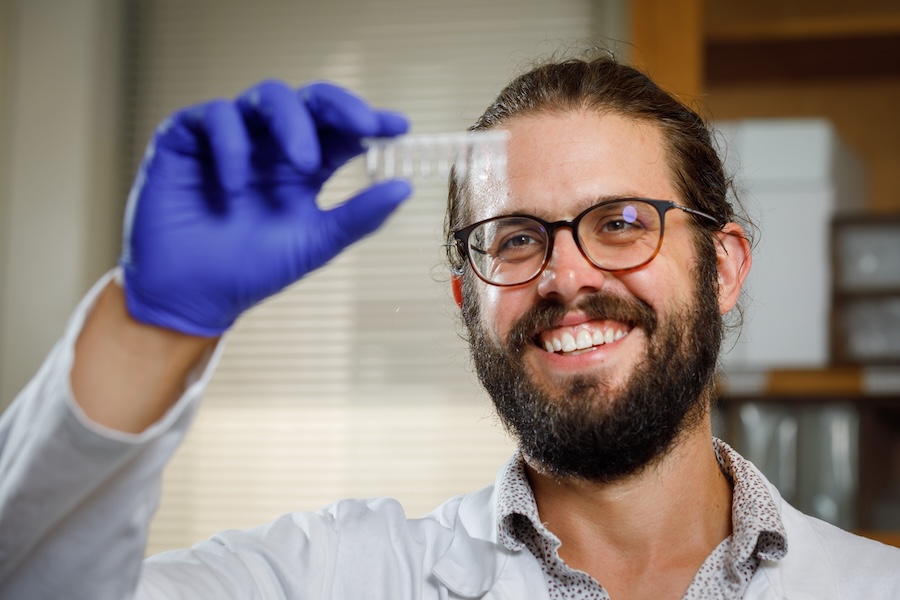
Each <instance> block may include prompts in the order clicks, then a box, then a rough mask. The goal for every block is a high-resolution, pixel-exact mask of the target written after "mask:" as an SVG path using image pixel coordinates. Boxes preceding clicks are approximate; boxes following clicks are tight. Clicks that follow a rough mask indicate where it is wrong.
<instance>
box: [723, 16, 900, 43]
mask: <svg viewBox="0 0 900 600" xmlns="http://www.w3.org/2000/svg"><path fill="white" fill-rule="evenodd" d="M897 35H900V12H898V13H897V14H895V15H894V14H892V15H877V16H874V15H873V16H869V15H865V16H856V17H818V18H803V19H797V18H795V19H772V20H766V21H755V22H754V21H744V22H740V23H733V22H728V23H713V24H710V27H709V29H708V30H707V32H706V39H707V41H708V42H711V43H714V44H727V43H730V44H734V43H758V42H760V41H770V42H774V41H801V40H816V39H817V40H823V39H825V40H827V39H841V38H863V37H884V36H897Z"/></svg>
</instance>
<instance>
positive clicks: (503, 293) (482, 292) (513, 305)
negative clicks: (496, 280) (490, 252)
mask: <svg viewBox="0 0 900 600" xmlns="http://www.w3.org/2000/svg"><path fill="white" fill-rule="evenodd" d="M533 296H534V292H533V291H532V290H530V289H529V288H528V287H526V288H501V287H497V286H493V285H486V284H482V285H480V286H479V291H478V299H479V302H480V306H481V310H480V313H481V326H482V328H483V329H484V331H486V332H487V333H488V335H489V336H490V338H491V339H493V340H494V341H495V342H502V341H503V340H505V339H506V336H507V334H508V333H509V331H510V330H511V329H512V326H513V323H515V322H516V320H517V319H518V318H519V317H521V316H522V315H523V314H524V313H525V312H526V311H527V310H528V309H529V308H530V307H531V304H533V302H534V301H533V300H529V299H530V298H533Z"/></svg>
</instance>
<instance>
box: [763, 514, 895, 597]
mask: <svg viewBox="0 0 900 600" xmlns="http://www.w3.org/2000/svg"><path fill="white" fill-rule="evenodd" d="M782 506H783V512H782V517H783V519H784V524H785V529H786V531H787V538H788V553H787V556H786V557H785V559H784V560H783V564H782V565H781V567H782V570H783V572H782V576H783V578H784V581H785V583H786V585H787V586H788V587H794V588H795V589H805V590H809V589H810V586H813V587H819V586H821V587H822V588H823V590H822V591H823V593H824V591H825V590H826V589H827V590H828V593H827V594H824V595H822V596H821V597H823V598H863V597H864V598H872V599H880V598H884V599H887V598H900V549H898V548H894V547H892V546H887V545H885V544H882V543H880V542H876V541H874V540H870V539H868V538H864V537H861V536H858V535H855V534H853V533H850V532H848V531H845V530H843V529H840V528H838V527H835V526H834V525H831V524H829V523H826V522H824V521H821V520H819V519H816V518H815V517H811V516H809V515H806V514H804V513H802V512H800V511H799V510H797V509H795V508H794V507H792V506H791V505H789V504H787V503H786V502H783V503H782ZM792 584H793V585H792Z"/></svg>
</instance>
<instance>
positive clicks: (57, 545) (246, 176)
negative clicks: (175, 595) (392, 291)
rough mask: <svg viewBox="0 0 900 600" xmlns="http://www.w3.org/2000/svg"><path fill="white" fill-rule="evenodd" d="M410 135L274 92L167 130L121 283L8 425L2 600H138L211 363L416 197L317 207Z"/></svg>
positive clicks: (145, 168)
mask: <svg viewBox="0 0 900 600" xmlns="http://www.w3.org/2000/svg"><path fill="white" fill-rule="evenodd" d="M405 128H406V121H405V119H403V118H402V117H401V116H399V115H396V114H394V113H389V112H386V111H379V110H374V109H372V108H370V107H369V106H368V105H367V104H365V103H364V102H363V101H362V100H360V99H359V98H357V97H355V96H352V95H351V94H349V93H348V92H346V91H344V90H341V89H340V88H337V87H335V86H331V85H329V84H312V85H310V86H307V87H305V88H301V89H300V90H290V89H289V88H287V87H285V86H284V85H282V84H278V83H274V82H268V83H265V84H262V85H260V86H257V87H256V88H253V89H251V90H249V91H248V92H247V93H246V94H244V95H242V96H240V97H239V98H237V99H236V100H234V101H224V100H218V101H214V102H210V103H207V104H203V105H200V106H196V107H191V108H188V109H185V110H183V111H180V112H179V113H177V114H175V115H174V116H173V117H172V118H170V119H169V120H167V121H166V122H164V123H163V124H162V125H161V126H160V128H159V129H158V130H157V133H156V135H155V136H154V139H153V140H152V141H151V143H150V145H149V146H148V150H147V153H146V155H145V158H144V161H143V163H142V165H141V168H140V171H139V173H138V175H137V177H136V179H135V183H134V186H133V188H132V192H131V194H130V196H129V200H128V206H127V208H126V222H125V232H124V233H125V235H124V240H125V241H124V247H123V251H122V258H121V260H120V266H121V269H122V274H123V283H122V285H119V284H117V283H113V282H109V283H105V284H101V285H100V286H99V287H98V288H97V289H95V290H94V291H93V292H92V293H91V294H90V295H89V298H88V299H87V300H86V301H85V302H84V303H83V305H82V306H81V307H80V308H79V309H78V311H77V312H76V314H75V316H74V317H73V320H72V322H71V323H70V326H69V328H68V330H67V332H66V335H65V337H64V339H63V341H62V342H61V343H60V344H59V345H58V346H57V347H56V348H55V349H54V351H53V353H52V354H51V356H50V357H49V358H48V360H47V362H46V363H45V365H44V367H42V369H41V371H40V372H39V373H38V375H37V376H36V377H35V379H34V380H33V381H32V382H31V383H30V384H29V385H28V386H27V388H26V389H25V390H24V391H23V392H22V394H21V395H20V396H19V398H17V399H16V401H15V402H14V403H13V405H12V406H11V407H10V409H9V410H8V411H7V412H6V413H5V414H4V415H2V417H0V599H3V600H5V599H6V598H31V599H35V600H38V599H41V598H58V597H67V598H91V599H103V598H115V599H116V600H120V599H122V598H128V597H130V596H131V594H132V592H133V589H134V586H135V585H137V580H138V576H139V573H140V569H141V559H142V557H143V551H144V545H145V539H146V534H147V527H148V524H149V521H150V518H151V517H152V514H153V511H154V510H155V508H156V504H157V502H158V496H159V493H158V488H159V481H160V473H161V471H162V468H163V467H164V465H165V462H166V461H167V460H168V459H169V457H170V456H171V454H172V453H173V452H174V450H175V448H176V447H177V445H178V444H179V443H180V441H181V439H182V438H183V436H184V435H185V433H186V431H187V429H188V427H189V424H190V420H191V418H192V415H193V413H194V412H195V410H196V407H197V402H198V401H199V396H200V394H201V392H202V389H203V386H204V385H205V381H206V379H208V377H209V376H210V374H211V373H210V369H208V368H207V369H204V368H203V367H204V365H205V364H206V363H205V361H204V359H205V358H206V357H207V356H209V354H210V351H211V349H212V348H213V347H214V346H215V345H216V342H217V340H218V339H219V338H220V337H221V336H222V335H223V334H224V333H225V332H226V331H227V330H228V328H230V327H231V326H232V324H233V323H234V322H235V320H236V319H237V318H238V317H239V316H240V315H241V314H242V313H243V312H244V311H246V310H247V309H249V308H250V307H252V306H254V305H255V304H257V303H258V302H260V301H261V300H263V299H265V298H267V297H269V296H271V295H273V294H275V293H277V292H279V291H280V290H282V289H284V288H285V287H287V286H289V285H291V284H292V283H294V282H295V281H297V280H298V279H300V278H302V277H303V276H304V275H305V274H306V273H308V272H310V271H311V270H313V269H316V268H319V267H321V266H322V265H324V264H325V263H326V262H328V261H329V260H330V259H331V258H333V257H334V256H336V255H337V254H338V253H340V252H341V251H342V250H343V249H344V248H345V247H347V246H348V245H350V244H351V243H353V242H355V241H357V240H358V239H360V238H362V237H364V236H365V235H367V234H369V233H371V232H373V231H374V230H376V229H377V228H378V227H379V226H380V225H381V224H382V223H383V222H384V221H385V220H386V219H387V217H388V216H389V215H390V214H391V213H392V211H393V210H394V209H395V208H396V207H397V206H398V205H399V203H400V202H401V201H402V200H403V199H404V198H405V197H407V196H408V195H409V193H410V188H409V185H408V184H407V183H406V182H402V181H389V182H384V183H381V184H377V185H373V186H371V187H369V188H367V189H365V190H363V191H362V192H361V193H360V194H358V195H357V196H355V197H354V198H352V199H350V200H348V201H347V202H346V203H344V204H342V205H340V206H338V207H335V208H332V209H329V210H322V209H320V208H319V207H318V205H317V204H316V198H317V195H318V193H319V191H320V189H321V186H322V185H323V184H324V183H325V181H326V180H327V179H328V178H329V177H330V176H331V175H332V174H333V172H334V171H335V170H337V169H338V168H339V167H340V166H341V165H342V164H344V163H345V162H346V161H347V160H349V159H350V158H351V157H353V156H355V155H356V154H358V153H359V152H360V151H361V149H362V148H361V143H360V140H361V139H362V138H363V137H370V136H391V135H397V134H399V133H402V132H403V131H405ZM213 363H214V361H213ZM201 371H202V372H201ZM186 378H187V380H186Z"/></svg>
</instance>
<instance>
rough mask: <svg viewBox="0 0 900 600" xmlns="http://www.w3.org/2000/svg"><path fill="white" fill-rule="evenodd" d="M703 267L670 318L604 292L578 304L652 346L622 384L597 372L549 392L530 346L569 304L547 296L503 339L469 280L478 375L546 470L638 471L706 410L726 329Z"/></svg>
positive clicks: (577, 473)
mask: <svg viewBox="0 0 900 600" xmlns="http://www.w3.org/2000/svg"><path fill="white" fill-rule="evenodd" d="M701 262H702V261H701ZM698 266H699V268H698V273H697V279H696V285H695V287H696V294H695V301H694V303H693V305H692V306H683V307H680V308H679V309H677V310H676V311H675V312H674V314H672V315H670V316H669V317H668V318H667V320H666V322H665V323H662V324H659V323H658V322H657V318H656V315H655V313H654V311H653V309H652V308H651V307H650V306H649V305H647V304H646V303H643V302H641V301H640V300H631V299H625V298H622V297H620V296H614V295H610V294H606V293H602V294H601V293H596V294H592V295H590V296H587V297H585V298H583V299H582V300H581V301H580V302H579V303H578V304H577V306H576V307H575V308H576V309H578V310H581V311H583V312H584V313H585V314H586V315H588V318H590V319H597V320H602V319H611V320H615V321H619V322H622V323H626V324H628V325H629V326H631V327H632V328H635V327H639V328H641V329H642V330H643V331H644V333H645V334H646V339H647V349H646V352H645V354H644V356H643V357H642V358H641V359H640V361H639V362H638V364H637V365H636V366H635V367H634V369H633V372H632V374H631V375H630V377H628V379H627V380H626V381H625V383H624V384H623V385H622V386H621V387H620V388H619V389H613V388H612V387H611V385H610V384H608V383H606V382H605V381H603V380H602V378H601V377H600V376H598V375H592V374H585V375H578V376H568V377H559V378H556V380H555V381H552V382H550V387H552V389H549V390H548V389H543V388H542V386H541V385H539V384H538V382H536V381H535V378H534V377H533V376H532V374H531V373H530V372H529V368H528V366H527V364H526V362H525V355H526V350H530V351H532V352H535V351H541V350H538V349H537V348H531V347H530V346H533V345H535V344H536V342H535V336H536V333H537V332H539V331H541V330H543V329H546V328H548V327H551V326H553V325H554V324H556V323H558V322H559V319H561V318H562V316H563V315H564V314H566V313H567V312H569V310H570V307H567V306H565V305H563V304H561V303H559V302H557V301H553V300H547V299H544V300H542V301H541V302H539V303H538V304H536V305H535V306H534V307H532V309H531V310H529V311H528V312H527V313H526V314H524V315H523V316H522V317H521V318H520V319H518V321H517V322H516V323H515V324H514V326H513V328H512V330H511V332H510V335H509V337H508V340H507V342H506V343H505V344H504V345H498V344H497V343H495V342H493V341H492V340H490V339H489V338H488V337H487V335H486V333H485V331H484V329H483V327H482V325H481V320H480V315H479V311H478V306H477V303H476V301H475V300H472V298H473V297H474V294H472V293H471V292H472V291H474V290H472V289H471V285H469V287H470V289H469V290H468V291H469V292H470V293H466V294H463V298H464V299H465V300H464V304H463V311H462V313H463V319H464V322H465V324H466V328H467V329H468V332H469V341H470V350H471V354H472V358H473V362H474V364H475V369H476V372H477V374H478V378H479V380H480V381H481V383H482V385H483V386H484V387H485V389H486V390H487V392H488V394H489V395H490V397H491V399H492V400H493V403H494V407H495V409H496V411H497V414H498V416H499V418H500V420H501V422H502V423H503V425H504V426H505V428H506V429H507V430H508V431H509V432H510V433H511V434H512V435H513V436H514V437H515V438H516V439H517V441H518V443H519V448H520V450H521V451H522V452H523V454H525V456H527V457H528V458H529V459H531V460H532V461H534V462H536V463H537V464H536V465H535V466H536V467H537V468H539V469H540V470H541V471H542V472H544V473H546V474H548V475H551V476H554V477H558V478H566V477H576V478H581V479H586V480H589V481H597V482H612V481H616V480H619V479H621V478H624V477H627V476H630V475H634V474H637V473H639V472H641V471H642V470H643V469H645V468H646V467H648V466H649V465H652V464H653V463H655V462H656V461H657V460H659V459H661V458H662V457H663V456H665V455H666V454H667V453H668V451H670V450H671V449H672V448H673V446H674V445H675V444H676V443H677V442H678V440H679V435H680V434H682V433H683V432H686V431H689V430H691V429H692V428H693V427H694V426H696V425H697V424H698V423H699V422H700V421H701V420H702V419H703V417H704V416H705V415H706V414H707V412H708V410H709V402H710V399H711V395H712V394H711V391H712V385H713V377H714V375H715V369H716V362H717V360H718V353H719V347H720V345H721V341H722V327H723V326H722V318H721V315H720V314H719V307H718V291H717V284H716V270H715V264H714V262H713V264H712V265H711V266H710V265H709V264H701V265H698Z"/></svg>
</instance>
